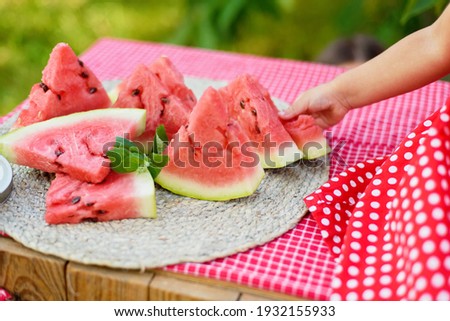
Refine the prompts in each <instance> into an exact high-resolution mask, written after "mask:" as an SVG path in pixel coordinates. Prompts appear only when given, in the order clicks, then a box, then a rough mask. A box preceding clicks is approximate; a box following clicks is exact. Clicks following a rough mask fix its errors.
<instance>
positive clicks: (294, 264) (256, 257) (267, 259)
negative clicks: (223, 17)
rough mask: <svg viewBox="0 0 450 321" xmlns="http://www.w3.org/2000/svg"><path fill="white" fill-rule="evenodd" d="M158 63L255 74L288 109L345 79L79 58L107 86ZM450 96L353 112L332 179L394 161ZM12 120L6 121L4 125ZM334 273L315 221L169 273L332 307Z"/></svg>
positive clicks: (99, 54) (115, 45)
mask: <svg viewBox="0 0 450 321" xmlns="http://www.w3.org/2000/svg"><path fill="white" fill-rule="evenodd" d="M160 55H166V56H168V57H169V58H170V59H171V60H172V61H173V62H174V64H175V65H176V66H177V68H178V69H179V70H180V71H181V72H182V73H183V74H185V75H189V76H195V77H205V78H211V79H217V80H221V79H223V80H231V79H233V78H234V77H236V76H237V75H239V74H242V73H250V74H252V75H254V76H256V77H257V78H258V79H259V80H260V81H261V83H262V84H263V85H264V86H266V87H267V88H268V89H269V91H270V93H271V94H272V95H273V96H274V97H277V98H280V99H282V100H284V101H287V102H292V101H293V100H294V99H295V98H296V97H297V95H298V94H299V93H300V92H301V91H303V90H305V89H307V88H310V87H312V86H315V85H317V84H320V83H323V82H325V81H328V80H330V79H332V78H334V77H335V76H336V75H337V74H338V73H340V72H341V71H342V69H339V68H335V67H330V66H324V65H320V64H313V63H306V62H300V61H292V60H285V59H274V58H264V57H257V56H251V55H242V54H232V53H225V52H220V51H210V50H203V49H196V48H187V47H179V46H171V45H165V44H155V43H148V42H136V41H129V40H119V39H101V40H99V41H98V42H96V43H95V44H94V45H93V46H92V47H90V48H89V50H87V51H86V52H85V53H84V54H83V55H82V56H81V58H82V59H83V61H85V62H86V63H87V64H88V65H89V67H90V68H91V69H92V70H93V71H94V72H95V73H96V75H97V76H98V77H99V78H100V79H101V80H110V79H122V78H124V77H125V76H127V75H128V74H129V73H131V71H132V70H133V69H134V67H135V66H136V64H138V63H149V62H151V61H152V60H154V59H155V58H157V57H159V56H160ZM369 76H370V75H369ZM370 90H371V89H370V88H367V91H370ZM449 96H450V84H449V83H445V82H436V83H433V84H431V85H429V86H426V87H424V88H422V89H420V90H417V91H414V92H412V93H409V94H406V95H402V96H399V97H396V98H393V99H389V100H386V101H383V102H380V103H377V104H374V105H372V106H368V107H366V108H362V109H359V110H354V111H351V112H350V113H349V114H348V115H347V116H346V118H345V119H344V121H342V122H341V123H340V124H339V125H337V126H335V127H334V128H332V129H331V131H330V132H328V136H329V137H328V138H329V139H330V142H331V146H332V147H333V149H334V151H333V153H332V154H331V156H330V160H331V173H330V175H331V176H333V175H335V174H336V173H338V172H340V171H341V170H343V169H344V168H346V167H347V166H348V165H353V164H355V163H356V162H358V161H363V160H365V159H367V158H373V157H377V156H384V155H386V154H389V153H391V152H392V151H393V149H394V148H395V147H396V146H397V145H398V144H399V142H400V141H401V139H402V138H403V137H404V136H405V135H407V134H408V133H409V132H410V131H411V130H412V129H413V128H414V127H415V126H416V125H417V124H418V123H419V122H420V121H421V120H423V119H425V118H426V117H427V116H428V115H429V114H431V113H432V112H433V111H434V110H436V109H437V108H440V107H442V106H443V105H444V103H445V99H446V98H447V97H449ZM18 108H20V107H18ZM10 116H11V114H9V115H6V116H5V117H2V118H0V123H2V122H3V121H5V120H6V119H7V118H9V117H10ZM292 210H296V209H292ZM335 266H336V263H335V261H334V259H333V257H332V256H331V254H330V253H329V252H328V247H327V246H326V244H325V243H324V241H323V240H322V237H321V234H320V230H319V228H318V226H317V224H316V222H315V220H314V219H313V218H312V217H311V216H306V217H305V218H304V219H303V220H302V221H301V222H300V223H299V224H298V225H297V226H296V227H295V228H294V229H292V230H291V231H289V232H287V233H285V234H284V235H282V236H281V237H279V238H277V239H275V240H273V241H272V242H269V243H267V244H265V245H264V246H259V247H256V248H254V249H251V250H249V251H247V252H244V253H239V254H236V255H232V256H229V257H226V258H223V259H217V260H214V261H211V262H207V263H186V264H178V265H173V266H168V267H166V268H165V270H167V271H173V272H178V273H185V274H190V275H195V276H202V277H208V278H213V279H218V280H223V281H229V282H235V283H239V284H242V285H247V286H250V287H256V288H260V289H264V290H270V291H276V292H280V293H284V294H289V295H294V296H299V297H304V298H309V299H316V300H327V299H329V293H330V285H331V280H332V277H333V273H334V268H335Z"/></svg>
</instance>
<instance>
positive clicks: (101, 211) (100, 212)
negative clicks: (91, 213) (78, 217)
mask: <svg viewBox="0 0 450 321" xmlns="http://www.w3.org/2000/svg"><path fill="white" fill-rule="evenodd" d="M95 213H97V214H106V213H108V211H105V210H97V211H95Z"/></svg>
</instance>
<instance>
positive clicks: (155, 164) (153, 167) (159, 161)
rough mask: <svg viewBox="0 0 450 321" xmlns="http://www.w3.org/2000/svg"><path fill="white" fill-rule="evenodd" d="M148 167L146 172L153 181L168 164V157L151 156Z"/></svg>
mask: <svg viewBox="0 0 450 321" xmlns="http://www.w3.org/2000/svg"><path fill="white" fill-rule="evenodd" d="M149 159H150V166H148V167H147V168H148V171H149V172H150V174H151V175H152V177H153V179H155V178H156V177H157V176H158V175H159V173H160V172H161V170H162V169H163V167H164V166H166V165H167V164H168V163H169V156H167V155H159V154H151V155H150V157H149Z"/></svg>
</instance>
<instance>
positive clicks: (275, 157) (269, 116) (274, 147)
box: [220, 74, 303, 168]
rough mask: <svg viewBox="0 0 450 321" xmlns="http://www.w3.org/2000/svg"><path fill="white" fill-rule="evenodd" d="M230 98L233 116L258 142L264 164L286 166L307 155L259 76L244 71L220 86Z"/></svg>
mask: <svg viewBox="0 0 450 321" xmlns="http://www.w3.org/2000/svg"><path fill="white" fill-rule="evenodd" d="M220 92H221V93H222V95H223V96H224V97H225V99H226V100H227V106H228V110H229V114H230V117H231V118H233V119H235V120H236V121H237V122H238V123H239V124H240V125H241V126H242V128H243V129H244V131H245V133H246V134H247V136H248V139H249V140H250V141H252V142H255V143H257V144H258V146H259V147H258V153H259V156H260V161H261V163H262V166H263V167H264V168H278V167H284V166H286V165H288V164H290V163H293V162H295V161H297V160H299V159H301V158H302V157H303V155H302V152H301V151H300V150H299V149H298V148H297V145H296V144H295V142H294V141H293V139H292V137H291V136H290V135H289V133H288V132H287V131H286V129H285V128H284V127H283V125H282V123H281V121H280V119H279V118H278V112H277V108H276V106H275V104H274V103H273V101H272V99H271V97H270V94H269V92H268V91H267V89H265V88H264V87H263V86H262V85H261V84H260V83H259V82H258V80H257V79H256V78H255V77H252V76H250V75H248V74H243V75H241V76H239V77H237V78H236V79H234V80H233V81H231V82H230V83H229V84H228V85H227V86H225V87H223V88H221V89H220Z"/></svg>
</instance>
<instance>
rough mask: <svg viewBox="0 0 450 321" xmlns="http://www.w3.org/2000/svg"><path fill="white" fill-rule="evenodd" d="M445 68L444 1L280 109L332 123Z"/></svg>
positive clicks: (449, 30)
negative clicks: (439, 10)
mask: <svg viewBox="0 0 450 321" xmlns="http://www.w3.org/2000/svg"><path fill="white" fill-rule="evenodd" d="M448 73H450V6H448V7H447V8H446V9H445V11H444V12H443V14H442V15H441V16H440V17H439V19H438V20H436V22H435V23H434V24H432V25H431V26H429V27H426V28H424V29H421V30H419V31H417V32H415V33H413V34H411V35H409V36H407V37H405V38H404V39H402V40H400V41H399V42H397V43H396V44H394V45H393V46H392V47H390V48H389V49H387V50H386V51H385V52H383V53H382V54H380V55H379V56H377V57H375V58H374V59H372V60H370V61H368V62H366V63H364V64H362V65H360V66H358V67H356V68H354V69H350V70H349V71H347V72H345V73H343V74H341V75H339V76H337V77H336V78H335V79H334V80H332V81H331V82H329V83H326V84H323V85H320V86H318V87H316V88H313V89H310V90H308V91H306V92H305V93H303V94H302V95H300V96H299V97H298V98H297V100H296V101H295V102H294V104H293V105H292V106H291V107H290V108H289V109H287V110H286V111H285V113H284V114H280V117H282V118H285V119H289V118H292V117H294V116H296V115H298V114H311V115H313V117H315V118H316V121H317V123H318V125H320V126H322V127H329V126H331V125H334V124H336V123H338V122H339V121H340V120H341V119H342V118H343V117H344V116H345V114H346V113H347V112H348V111H349V110H350V109H353V108H358V107H362V106H366V105H368V104H371V103H374V102H377V101H380V100H383V99H387V98H390V97H393V96H396V95H400V94H403V93H405V92H408V91H411V90H414V89H417V88H419V87H422V86H424V85H426V84H428V83H431V82H433V81H436V80H438V79H440V78H441V77H443V76H445V75H446V74H448Z"/></svg>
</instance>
